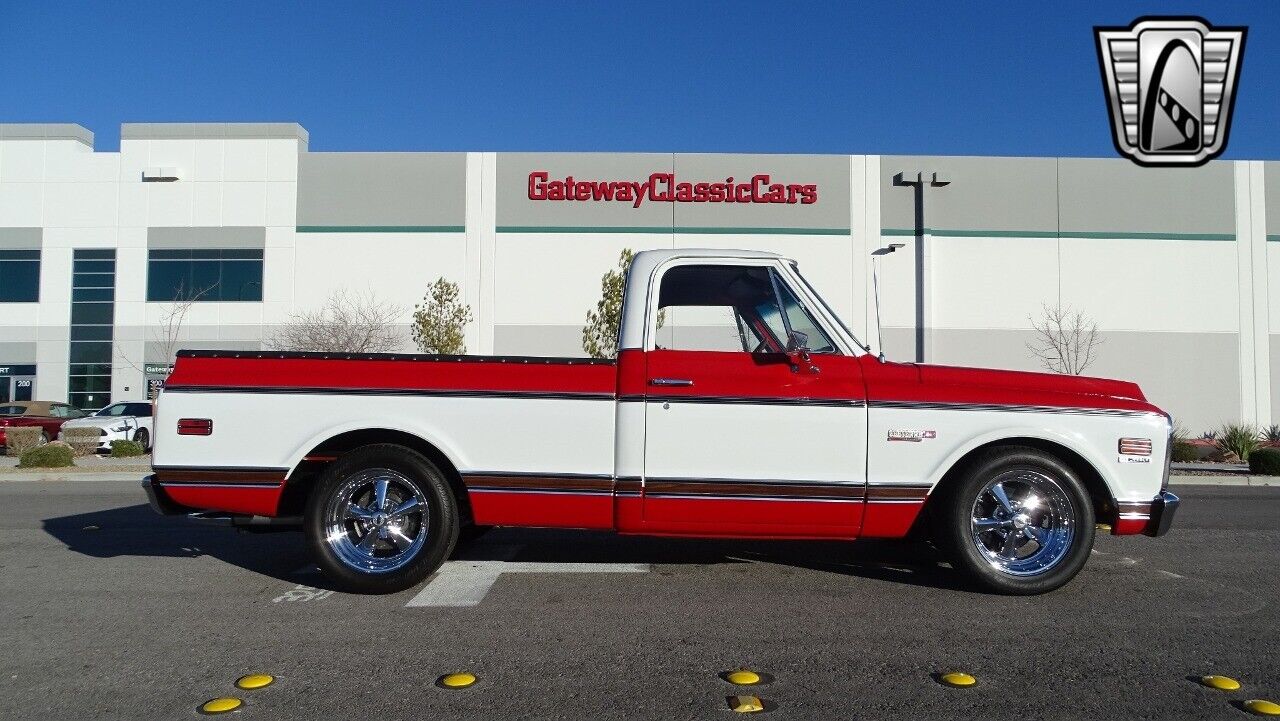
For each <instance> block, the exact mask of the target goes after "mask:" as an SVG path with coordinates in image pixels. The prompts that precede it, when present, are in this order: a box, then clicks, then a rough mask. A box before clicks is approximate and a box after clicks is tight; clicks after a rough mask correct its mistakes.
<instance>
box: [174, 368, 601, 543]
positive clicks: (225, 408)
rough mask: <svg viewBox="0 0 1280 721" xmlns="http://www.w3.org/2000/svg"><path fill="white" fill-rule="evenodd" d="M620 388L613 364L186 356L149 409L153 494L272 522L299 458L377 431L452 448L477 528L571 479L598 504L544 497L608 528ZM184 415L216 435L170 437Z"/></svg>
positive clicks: (584, 497)
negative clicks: (588, 488) (156, 487)
mask: <svg viewBox="0 0 1280 721" xmlns="http://www.w3.org/2000/svg"><path fill="white" fill-rule="evenodd" d="M616 386H617V373H616V367H615V363H614V362H613V361H610V360H597V359H587V358H538V357H511V356H434V355H400V354H394V355H393V354H351V355H346V354H327V353H280V352H235V351H182V352H180V353H179V354H178V359H177V363H176V365H175V368H174V371H173V373H172V374H171V375H170V377H169V380H168V382H167V384H166V386H165V388H164V391H163V392H162V394H161V399H160V402H159V403H158V404H157V418H156V434H155V435H156V438H155V444H154V445H155V451H154V465H155V469H156V476H157V483H158V484H160V486H161V488H162V489H163V491H164V493H165V494H166V495H167V496H168V497H169V499H171V500H172V501H173V502H175V503H177V504H179V505H181V506H184V507H187V508H192V509H206V508H207V509H218V510H220V511H227V512H239V513H250V514H256V515H263V516H274V515H278V514H279V513H280V512H281V509H280V501H281V496H282V492H283V489H284V481H285V478H286V476H287V475H288V474H289V473H290V472H291V471H292V470H293V469H296V468H298V466H299V464H300V463H302V461H303V459H304V458H307V457H310V456H313V455H314V454H315V453H316V452H317V451H319V450H322V449H323V447H324V446H325V445H326V444H332V443H334V439H335V438H340V437H341V436H342V434H343V433H347V432H351V433H357V432H360V433H368V431H369V429H380V430H384V431H389V432H393V433H402V434H405V436H406V437H409V436H412V437H416V438H420V439H423V440H425V441H427V442H428V443H431V444H432V445H433V446H434V447H436V448H441V449H449V450H448V451H447V453H448V456H447V458H446V460H447V461H448V464H449V465H451V466H452V467H453V469H456V471H457V472H458V474H459V475H460V477H461V480H462V481H463V482H464V483H465V484H466V487H467V490H468V491H469V494H468V495H469V496H470V497H471V503H472V511H473V512H474V514H475V518H476V520H477V522H485V523H494V524H498V523H511V522H515V521H518V520H519V519H520V518H522V517H524V513H523V512H522V508H521V506H522V504H523V505H526V506H527V504H530V503H532V504H538V502H539V501H540V500H543V499H542V496H546V495H549V494H550V493H552V491H551V490H550V487H551V486H556V487H559V486H560V485H562V484H563V482H564V481H566V480H570V481H574V482H575V483H576V484H578V485H581V484H583V483H586V484H595V485H598V486H599V491H600V493H599V494H593V493H575V494H573V495H572V496H571V497H570V496H563V497H558V498H556V499H551V498H547V499H545V500H546V501H551V500H557V501H561V502H562V503H560V504H558V505H559V507H560V509H561V510H560V511H559V513H563V514H565V515H566V516H567V517H572V518H574V519H577V520H578V523H577V525H582V523H581V520H582V519H584V518H587V519H595V518H598V519H599V523H598V525H600V526H601V527H608V526H609V525H610V524H611V523H612V507H611V494H612V481H611V479H612V475H613V470H614V469H613V450H614V402H613V401H614V400H615V398H616ZM185 418H198V419H209V420H211V421H212V432H211V434H209V435H181V434H179V433H178V430H177V426H178V420H179V419H185ZM264 437H266V438H269V441H268V442H263V438H264ZM540 472H545V474H546V475H547V477H548V478H549V479H554V480H555V481H556V483H550V482H548V483H544V484H542V486H540V485H539V484H538V483H537V478H538V476H539V473H540ZM211 480H218V481H221V483H220V484H211V483H209V481H211ZM229 484H235V485H236V487H235V488H234V489H228V488H227V486H228V485H229ZM543 486H546V487H547V488H543ZM582 506H585V507H582ZM592 525H596V524H592Z"/></svg>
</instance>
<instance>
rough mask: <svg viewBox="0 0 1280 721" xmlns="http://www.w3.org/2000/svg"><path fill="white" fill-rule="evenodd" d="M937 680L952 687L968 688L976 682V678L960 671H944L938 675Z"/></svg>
mask: <svg viewBox="0 0 1280 721" xmlns="http://www.w3.org/2000/svg"><path fill="white" fill-rule="evenodd" d="M938 680H939V681H941V682H942V683H944V684H946V685H947V686H950V687H952V688H969V687H970V686H973V685H974V684H976V683H978V679H976V678H974V677H973V676H970V675H969V674H967V673H962V672H960V671H952V672H950V673H944V674H942V675H941V676H939V677H938Z"/></svg>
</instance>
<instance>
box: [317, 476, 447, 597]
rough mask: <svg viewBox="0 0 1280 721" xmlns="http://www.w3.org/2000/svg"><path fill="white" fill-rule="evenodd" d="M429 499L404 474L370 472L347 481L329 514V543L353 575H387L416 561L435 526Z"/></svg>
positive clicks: (328, 507) (332, 499)
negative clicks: (431, 516)
mask: <svg viewBox="0 0 1280 721" xmlns="http://www.w3.org/2000/svg"><path fill="white" fill-rule="evenodd" d="M428 510H429V502H428V500H427V494H426V493H425V492H424V491H423V489H422V488H420V487H419V486H418V484H417V483H416V482H414V481H413V480H411V479H410V478H408V477H407V476H405V475H404V474H403V473H400V472H398V471H394V470H391V469H389V468H367V469H363V470H360V471H358V472H356V473H354V474H352V475H350V476H347V477H346V478H345V479H343V481H342V484H341V485H340V486H339V487H338V489H337V491H336V492H335V493H333V494H332V495H330V497H329V500H328V503H327V504H326V505H325V511H324V524H325V527H324V539H325V542H326V543H327V544H328V545H329V548H330V549H332V551H333V554H334V555H335V556H336V557H337V558H338V560H340V561H341V562H342V563H343V564H344V565H346V566H348V567H349V568H350V569H351V570H354V571H359V572H362V573H371V574H384V573H391V572H394V571H398V570H400V569H401V568H404V567H405V566H407V565H408V564H410V563H412V562H413V559H414V558H415V557H417V555H418V553H419V552H420V551H421V550H422V547H423V546H424V545H425V544H426V541H427V536H428V532H429V530H430V526H431V520H430V513H429V512H428Z"/></svg>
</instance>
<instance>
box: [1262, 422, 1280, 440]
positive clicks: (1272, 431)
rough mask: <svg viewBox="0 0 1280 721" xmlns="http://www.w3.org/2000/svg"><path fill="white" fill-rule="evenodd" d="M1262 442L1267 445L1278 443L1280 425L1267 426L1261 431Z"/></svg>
mask: <svg viewBox="0 0 1280 721" xmlns="http://www.w3.org/2000/svg"><path fill="white" fill-rule="evenodd" d="M1262 440H1264V441H1266V442H1267V443H1280V425H1275V424H1272V425H1269V426H1267V427H1266V428H1263V429H1262Z"/></svg>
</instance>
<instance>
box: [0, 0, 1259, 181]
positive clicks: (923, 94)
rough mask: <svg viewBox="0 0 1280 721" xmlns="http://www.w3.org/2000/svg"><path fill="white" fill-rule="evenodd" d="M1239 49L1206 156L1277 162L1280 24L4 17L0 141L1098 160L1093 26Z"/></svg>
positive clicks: (71, 10) (1102, 147) (600, 10)
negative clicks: (185, 127)
mask: <svg viewBox="0 0 1280 721" xmlns="http://www.w3.org/2000/svg"><path fill="white" fill-rule="evenodd" d="M1143 14H1202V15H1204V16H1206V18H1207V19H1208V20H1209V21H1210V22H1211V23H1214V24H1219V25H1232V24H1245V25H1248V26H1250V32H1249V38H1248V45H1247V48H1246V52H1245V57H1244V68H1243V74H1242V77H1241V88H1240V90H1239V96H1238V100H1237V104H1236V114H1235V118H1234V119H1233V122H1232V131H1231V136H1230V145H1229V147H1228V149H1227V153H1226V157H1234V158H1268V159H1273V158H1280V132H1276V126H1277V122H1280V92H1278V91H1280V82H1278V79H1280V4H1276V3H1273V2H1269V1H1266V2H1214V3H1187V2H1166V3H1150V2H1141V3H1120V2H1106V3H1103V2H1097V3H1075V2H1070V3H1053V4H1050V3H998V4H995V3H993V4H992V5H990V6H989V7H986V8H982V7H980V6H978V5H977V4H976V3H961V2H955V3H931V2H913V3H883V4H869V3H868V4H864V3H853V2H848V3H845V2H839V3H784V2H776V1H771V2H746V1H743V2H712V3H694V2H669V3H626V2H590V3H588V2H557V3H536V2H519V3H516V2H512V3H506V2H481V3H475V4H465V5H464V4H454V3H447V4H446V3H361V2H341V3H340V2H272V1H271V0H257V1H256V2H199V3H196V2H173V1H170V2H157V3H144V2H124V3H103V2H94V3H84V4H77V3H61V2H37V1H32V2H26V1H21V2H8V3H6V4H5V5H4V10H3V13H2V17H3V20H2V21H0V99H2V100H0V122H77V123H80V124H82V125H84V126H86V127H88V128H89V129H91V130H93V131H94V132H95V133H97V145H98V148H99V149H102V150H113V149H116V148H117V147H118V144H119V139H118V135H119V124H120V123H121V122H160V121H245V122H262V121H296V122H299V123H301V124H302V125H303V126H304V127H306V128H307V130H308V131H310V133H311V149H312V150H600V151H625V150H637V151H708V152H788V153H791V152H815V153H931V154H948V155H961V154H990V155H1071V156H1081V155H1084V156H1112V155H1114V154H1115V151H1114V149H1113V147H1112V144H1111V140H1110V135H1109V134H1110V128H1109V126H1108V122H1107V116H1106V110H1105V106H1104V100H1103V96H1102V91H1101V81H1100V79H1099V74H1098V67H1097V57H1096V54H1095V50H1094V45H1093V37H1092V29H1091V28H1092V26H1093V25H1095V24H1103V25H1127V24H1128V23H1129V22H1130V21H1131V20H1133V19H1134V18H1135V17H1137V16H1139V15H1143Z"/></svg>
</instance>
